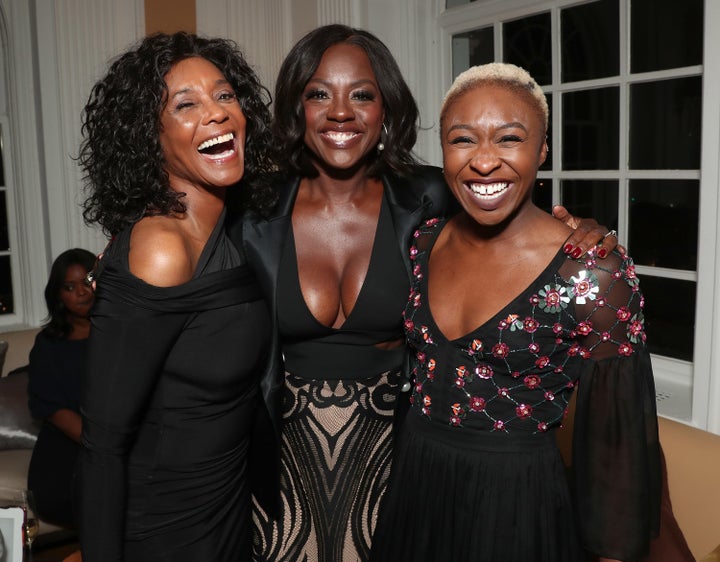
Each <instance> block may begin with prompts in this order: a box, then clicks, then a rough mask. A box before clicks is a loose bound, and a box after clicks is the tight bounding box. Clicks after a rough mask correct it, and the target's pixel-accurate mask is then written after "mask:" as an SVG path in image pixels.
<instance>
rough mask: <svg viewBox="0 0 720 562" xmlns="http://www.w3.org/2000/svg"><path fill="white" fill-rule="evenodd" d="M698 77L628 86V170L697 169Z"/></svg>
mask: <svg viewBox="0 0 720 562" xmlns="http://www.w3.org/2000/svg"><path fill="white" fill-rule="evenodd" d="M701 89H702V81H701V79H700V77H699V76H691V77H689V78H676V79H672V80H663V81H660V82H645V83H642V84H632V85H631V86H630V141H629V142H630V168H632V169H635V170H654V169H679V170H695V169H698V168H700V125H701V121H700V119H701V113H702V111H701V108H702V93H701Z"/></svg>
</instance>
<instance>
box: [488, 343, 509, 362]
mask: <svg viewBox="0 0 720 562" xmlns="http://www.w3.org/2000/svg"><path fill="white" fill-rule="evenodd" d="M492 353H493V355H494V356H495V357H498V358H502V357H507V356H508V353H510V348H509V347H508V345H507V344H506V343H502V342H501V343H496V344H495V345H494V346H493V349H492Z"/></svg>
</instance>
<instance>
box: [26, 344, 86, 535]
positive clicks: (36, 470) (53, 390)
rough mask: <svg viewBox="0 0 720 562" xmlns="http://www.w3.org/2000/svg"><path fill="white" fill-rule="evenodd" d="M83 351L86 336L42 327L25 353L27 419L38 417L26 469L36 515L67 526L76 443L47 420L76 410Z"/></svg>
mask: <svg viewBox="0 0 720 562" xmlns="http://www.w3.org/2000/svg"><path fill="white" fill-rule="evenodd" d="M86 355H87V339H79V340H68V339H59V338H56V337H53V336H50V335H48V334H47V333H46V331H42V332H40V333H39V334H38V335H37V337H36V338H35V345H34V346H33V348H32V350H31V351H30V367H29V369H30V377H29V382H28V395H29V406H30V412H31V413H32V415H33V417H34V418H36V419H39V420H43V425H42V428H41V429H40V434H39V435H38V440H37V442H36V443H35V447H34V449H33V455H32V459H31V461H30V469H29V471H28V489H29V490H31V491H32V492H33V496H34V498H35V504H36V509H37V512H38V515H39V516H40V518H42V519H43V520H44V521H49V522H52V523H56V524H58V525H63V526H68V527H69V526H73V525H74V523H75V520H74V516H73V505H72V504H73V501H72V497H73V496H72V480H73V478H72V476H73V470H74V467H75V460H76V459H77V455H78V451H79V448H80V445H79V444H78V443H76V442H75V441H73V440H72V439H70V438H69V437H68V436H67V435H65V434H64V433H63V432H62V431H60V430H59V429H57V428H56V427H55V426H54V425H53V424H52V423H51V422H50V421H48V418H49V417H50V416H52V415H53V414H54V413H55V412H57V411H58V410H62V409H68V410H72V411H73V412H77V413H78V414H79V413H80V389H81V382H82V376H83V370H84V368H85V359H86Z"/></svg>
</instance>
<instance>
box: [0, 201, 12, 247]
mask: <svg viewBox="0 0 720 562" xmlns="http://www.w3.org/2000/svg"><path fill="white" fill-rule="evenodd" d="M9 249H10V242H9V238H8V220H7V199H6V193H5V191H0V251H7V250H9Z"/></svg>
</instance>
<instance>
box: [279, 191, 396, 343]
mask: <svg viewBox="0 0 720 562" xmlns="http://www.w3.org/2000/svg"><path fill="white" fill-rule="evenodd" d="M387 205H388V203H387V200H386V197H385V187H384V186H383V192H382V199H381V201H380V210H379V211H378V215H377V221H376V223H375V233H374V235H373V243H372V246H371V248H370V259H369V260H368V266H367V269H366V270H365V275H364V277H363V281H362V284H361V286H360V290H359V291H358V294H357V297H355V302H354V303H353V305H352V308H351V309H350V313H349V314H348V315H346V316H345V321H344V322H343V323H342V324H341V325H340V326H338V327H337V328H335V327H333V326H327V325H325V324H323V323H322V322H320V320H318V319H317V317H316V316H315V314H313V311H312V310H311V309H310V307H309V306H308V304H307V301H306V300H305V294H304V293H303V290H302V283H301V282H300V267H299V263H298V257H297V244H296V242H295V231H294V228H293V224H292V220H291V221H290V229H289V235H290V240H289V242H290V244H291V245H292V247H291V251H290V255H291V256H292V258H293V260H294V262H295V263H294V264H293V266H294V270H295V271H296V275H297V287H298V291H299V293H300V300H301V302H302V306H303V308H304V309H305V310H306V311H307V313H308V316H309V317H310V318H312V320H313V322H315V324H317V325H318V326H320V327H322V328H323V329H325V330H330V331H332V332H340V331H342V330H346V329H348V325H349V324H350V320H351V318H352V317H353V314H355V311H356V310H357V309H358V303H360V302H361V300H362V298H363V295H364V293H365V292H366V288H367V280H368V276H369V275H370V272H371V271H372V267H373V265H374V262H375V261H376V260H377V257H376V256H377V253H378V252H377V250H378V248H377V245H378V242H379V235H378V233H379V231H380V221H381V220H382V218H383V213H385V210H386V206H387ZM387 211H388V213H387V214H388V219H390V218H391V217H390V213H389V208H387Z"/></svg>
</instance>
